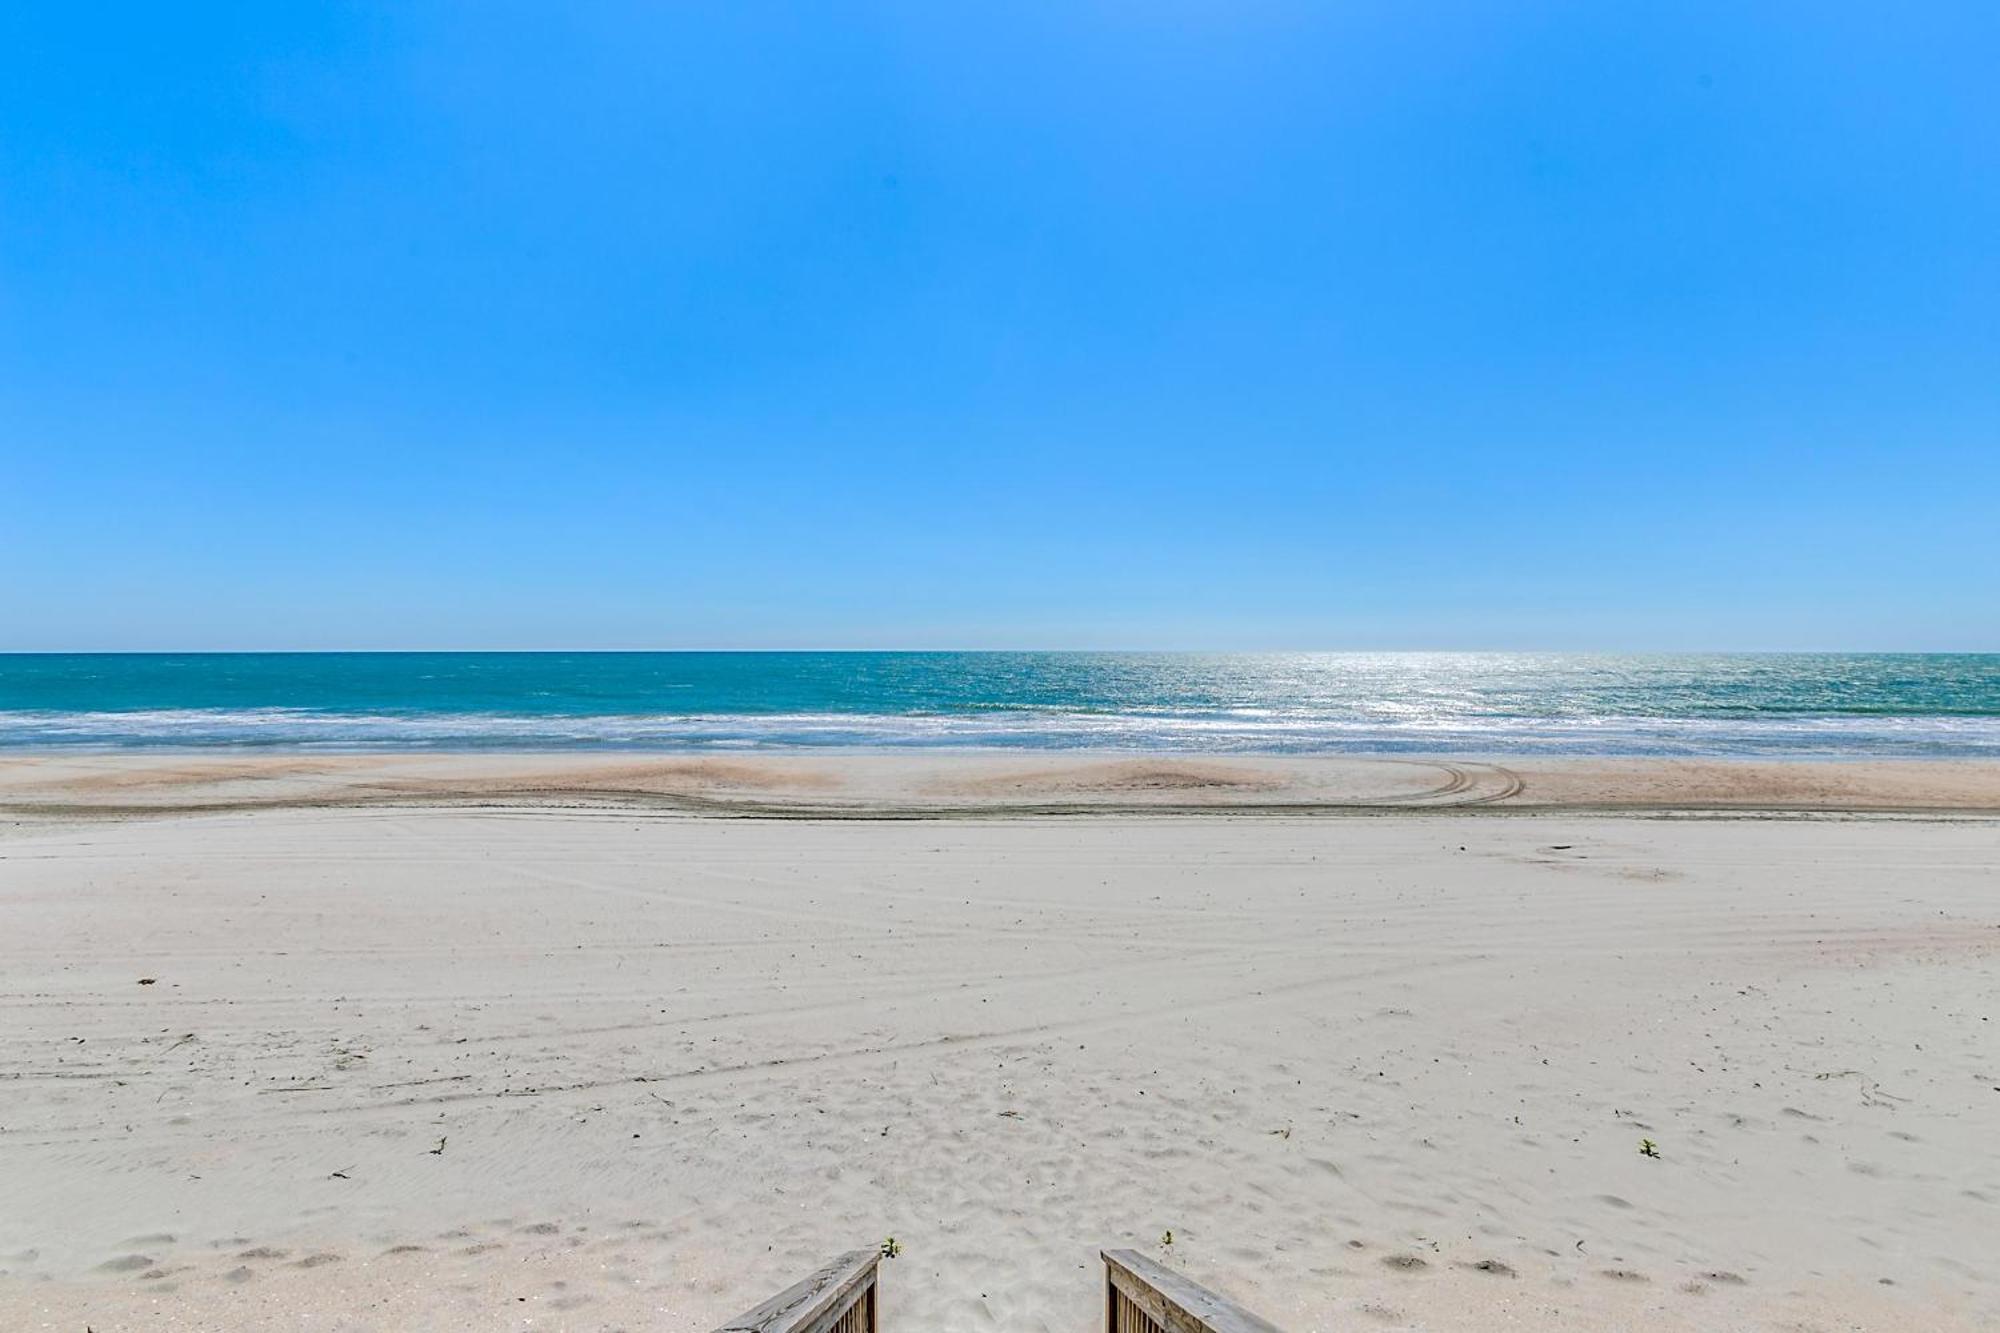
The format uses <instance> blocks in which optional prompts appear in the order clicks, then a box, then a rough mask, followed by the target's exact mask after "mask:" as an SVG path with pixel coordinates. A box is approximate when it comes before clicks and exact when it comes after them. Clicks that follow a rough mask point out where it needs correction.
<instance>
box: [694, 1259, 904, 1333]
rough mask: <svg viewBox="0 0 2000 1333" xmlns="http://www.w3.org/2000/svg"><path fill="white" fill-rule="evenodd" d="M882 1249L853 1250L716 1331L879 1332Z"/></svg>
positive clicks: (789, 1332)
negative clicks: (878, 1274) (877, 1277)
mask: <svg viewBox="0 0 2000 1333" xmlns="http://www.w3.org/2000/svg"><path fill="white" fill-rule="evenodd" d="M881 1262H882V1252H881V1251H880V1250H853V1251H850V1252H849V1253H847V1254H843V1255H841V1256H840V1257H839V1258H838V1259H835V1260H834V1261H833V1262H832V1263H830V1264H828V1265H827V1266H826V1267H824V1268H822V1269H820V1270H819V1271H818V1272H816V1273H814V1274H813V1275H812V1276H811V1277H808V1278H806V1279H805V1280H804V1281H803V1282H798V1283H794V1284H793V1285H792V1286H789V1287H787V1288H785V1290H783V1291H781V1292H779V1293H778V1294H777V1295H776V1296H773V1297H772V1298H771V1299H770V1300H768V1301H765V1302H764V1303H763V1304H762V1305H760V1306H758V1307H757V1308H756V1309H754V1310H750V1311H748V1312H746V1313H744V1314H740V1315H738V1316H736V1318H734V1319H732V1320H730V1321H729V1322H728V1323H726V1324H724V1325H723V1326H722V1327H721V1328H718V1329H717V1330H716V1331H715V1333H878V1329H877V1321H878V1319H879V1318H880V1311H879V1310H878V1309H877V1305H878V1302H877V1300H876V1291H875V1270H876V1267H877V1265H879V1264H880V1263H881Z"/></svg>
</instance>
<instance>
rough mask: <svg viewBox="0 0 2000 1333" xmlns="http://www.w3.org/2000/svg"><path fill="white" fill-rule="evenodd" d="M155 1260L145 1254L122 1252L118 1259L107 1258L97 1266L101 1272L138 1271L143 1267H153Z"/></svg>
mask: <svg viewBox="0 0 2000 1333" xmlns="http://www.w3.org/2000/svg"><path fill="white" fill-rule="evenodd" d="M152 1266H153V1260H152V1258H151V1257H150V1256H148V1255H144V1254H121V1255H119V1256H118V1257H117V1258H116V1259H106V1260H105V1261H104V1262H103V1263H101V1264H99V1265H98V1266H97V1271H98V1272H100V1273H136V1272H138V1271H139V1270H140V1269H142V1268H151V1267H152Z"/></svg>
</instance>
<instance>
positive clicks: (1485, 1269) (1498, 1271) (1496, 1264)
mask: <svg viewBox="0 0 2000 1333" xmlns="http://www.w3.org/2000/svg"><path fill="white" fill-rule="evenodd" d="M1461 1267H1464V1268H1470V1269H1471V1270H1473V1271H1474V1272H1475V1273H1487V1274H1490V1275H1492V1276H1493V1277H1512V1276H1514V1270H1513V1268H1512V1267H1510V1266H1509V1265H1507V1264H1503V1263H1501V1262H1500V1261H1499V1260H1498V1259H1481V1260H1480V1261H1479V1262H1477V1263H1471V1264H1463V1265H1461Z"/></svg>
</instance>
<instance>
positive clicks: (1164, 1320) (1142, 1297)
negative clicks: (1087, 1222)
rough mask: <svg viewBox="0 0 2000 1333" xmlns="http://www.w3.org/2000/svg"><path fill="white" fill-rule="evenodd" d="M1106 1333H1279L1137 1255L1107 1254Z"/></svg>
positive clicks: (1230, 1303) (1261, 1321)
mask: <svg viewBox="0 0 2000 1333" xmlns="http://www.w3.org/2000/svg"><path fill="white" fill-rule="evenodd" d="M1102 1253H1103V1255H1104V1333H1279V1330H1278V1328H1277V1326H1276V1325H1275V1324H1270V1323H1267V1322H1265V1321H1264V1320H1262V1319H1259V1318H1258V1317H1257V1316H1256V1315H1254V1314H1251V1313H1250V1312H1249V1311H1248V1310H1246V1309H1244V1308H1243V1307H1242V1306H1240V1305H1238V1304H1236V1303H1235V1302H1234V1301H1232V1300H1229V1299H1228V1298H1227V1297H1223V1296H1218V1295H1216V1294H1215V1293H1214V1292H1212V1291H1210V1290H1209V1289H1208V1288H1206V1287H1202V1286H1197V1285H1196V1284H1195V1283H1192V1282H1190V1281H1188V1280H1187V1279H1186V1278H1184V1277H1182V1276H1181V1275H1180V1274H1179V1273H1176V1272H1174V1271H1173V1270H1172V1269H1168V1268H1162V1267H1160V1265H1158V1264H1156V1263H1154V1262H1153V1261H1152V1260H1151V1259H1148V1258H1147V1257H1146V1256H1145V1255H1143V1254H1140V1253H1139V1252H1138V1251H1137V1250H1105V1251H1103V1252H1102Z"/></svg>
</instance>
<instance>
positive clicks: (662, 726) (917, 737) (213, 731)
mask: <svg viewBox="0 0 2000 1333" xmlns="http://www.w3.org/2000/svg"><path fill="white" fill-rule="evenodd" d="M1385 711H1387V710H1385ZM1395 714H1396V715H1393V716H1383V715H1381V714H1380V713H1376V714H1375V715H1372V716H1360V715H1355V714H1353V713H1331V712H1327V711H1321V710H1315V709H1308V708H1289V709H1271V708H1245V709H1232V710H1226V711H1215V712H1174V711H1170V710H1161V709H1149V710H1144V711H1138V710H1134V711H1128V712H1118V713H1093V712H1079V711H1061V710H1048V711H1033V710H1009V711H994V712H981V713H898V714H880V713H773V714H744V713H704V714H676V713H644V714H609V715H569V714H551V713H532V714H531V713H457V712H423V713H342V712H330V711H316V710H311V709H294V708H258V709H241V710H222V709H216V710H209V709H158V710H144V711H130V712H54V711H42V712H36V711H14V712H0V746H6V747H21V748H41V747H56V748H64V749H69V748H78V747H85V748H105V749H123V748H135V747H136V748H179V747H216V746H254V747H279V748H311V749H354V750H372V749H440V750H442V749H504V748H522V749H597V748H628V747H629V748H647V749H688V750H701V749H723V748H726V749H760V748H773V749H789V748H825V747H843V746H844V747H864V748H924V747H933V748H1004V749H1090V748H1098V749H1117V750H1180V751H1189V752H1201V753H1232V752H1278V753H1341V752H1348V753H1362V752H1428V753H1448V752H1460V753H1495V752H1512V753H1536V754H1635V755H1690V756H1700V755H1767V756H1795V757H1827V756H1893V755H1908V756H1925V757H1934V756H1954V755H1956V756H1968V757H1972V756H1991V757H2000V718H1995V717H1952V716H1923V717H1893V716H1891V717H1883V716H1852V715H1837V714H1821V715H1781V716H1755V717H1730V718H1684V717H1683V718H1675V717H1634V716H1578V717H1539V718H1536V717H1527V718H1523V717H1492V716H1478V715H1467V714H1464V713H1453V712H1451V711H1449V710H1442V709H1424V710H1419V709H1403V710H1395Z"/></svg>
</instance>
